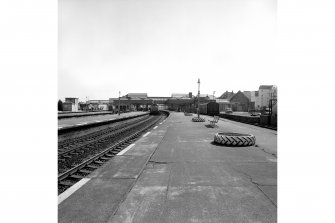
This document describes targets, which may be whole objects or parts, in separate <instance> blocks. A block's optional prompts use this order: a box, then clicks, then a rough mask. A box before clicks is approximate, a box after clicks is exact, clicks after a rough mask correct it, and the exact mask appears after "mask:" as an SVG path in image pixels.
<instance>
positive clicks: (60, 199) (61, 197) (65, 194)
mask: <svg viewBox="0 0 335 223" xmlns="http://www.w3.org/2000/svg"><path fill="white" fill-rule="evenodd" d="M90 179H91V178H83V179H81V180H80V181H78V182H77V183H76V184H74V185H73V186H72V187H70V188H69V189H67V190H66V191H65V192H63V193H62V194H60V195H58V204H60V203H62V202H63V201H64V200H65V199H66V198H68V197H70V195H71V194H73V193H74V192H76V191H77V190H78V189H79V188H81V187H82V186H83V185H84V184H86V183H87V182H88V181H89V180H90Z"/></svg>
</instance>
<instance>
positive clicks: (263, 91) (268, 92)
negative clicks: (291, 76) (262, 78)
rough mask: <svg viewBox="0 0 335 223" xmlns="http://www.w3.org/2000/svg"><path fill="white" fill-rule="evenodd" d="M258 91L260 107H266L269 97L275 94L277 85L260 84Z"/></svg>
mask: <svg viewBox="0 0 335 223" xmlns="http://www.w3.org/2000/svg"><path fill="white" fill-rule="evenodd" d="M258 92H259V95H258V97H259V105H260V107H261V108H263V107H266V108H268V107H269V101H270V99H271V97H272V96H273V95H277V87H276V86H275V85H261V86H259V90H258Z"/></svg>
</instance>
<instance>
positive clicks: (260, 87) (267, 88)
mask: <svg viewBox="0 0 335 223" xmlns="http://www.w3.org/2000/svg"><path fill="white" fill-rule="evenodd" d="M272 88H273V85H261V86H259V89H263V90H271V89H272Z"/></svg>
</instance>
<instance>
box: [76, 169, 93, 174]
mask: <svg viewBox="0 0 335 223" xmlns="http://www.w3.org/2000/svg"><path fill="white" fill-rule="evenodd" d="M79 172H81V173H92V171H91V170H83V169H81V170H79Z"/></svg>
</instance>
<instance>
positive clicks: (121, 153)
mask: <svg viewBox="0 0 335 223" xmlns="http://www.w3.org/2000/svg"><path fill="white" fill-rule="evenodd" d="M133 146H135V143H133V144H130V145H129V146H127V148H125V149H124V150H122V151H121V152H119V153H118V154H116V155H117V156H121V155H123V154H124V153H125V152H127V151H128V150H129V149H131V148H132V147H133Z"/></svg>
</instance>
